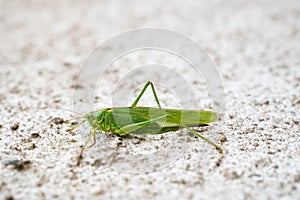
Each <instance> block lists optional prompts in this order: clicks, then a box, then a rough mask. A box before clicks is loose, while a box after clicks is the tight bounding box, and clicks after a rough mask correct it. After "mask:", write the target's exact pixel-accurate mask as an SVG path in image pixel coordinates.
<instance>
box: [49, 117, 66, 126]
mask: <svg viewBox="0 0 300 200" xmlns="http://www.w3.org/2000/svg"><path fill="white" fill-rule="evenodd" d="M51 122H52V123H54V124H56V125H59V124H63V123H64V122H65V121H64V119H63V118H60V117H55V118H53V119H52V120H51Z"/></svg>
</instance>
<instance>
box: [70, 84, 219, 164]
mask: <svg viewBox="0 0 300 200" xmlns="http://www.w3.org/2000/svg"><path fill="white" fill-rule="evenodd" d="M149 86H151V88H152V93H153V95H154V98H155V101H156V103H157V106H158V108H154V107H140V106H137V104H138V102H139V100H140V99H141V97H142V96H143V94H144V92H145V91H146V89H147V88H148V87H149ZM83 118H84V119H83V120H82V121H81V122H80V123H78V124H77V125H75V126H74V127H72V128H71V129H69V130H68V131H71V130H74V129H76V128H77V127H79V126H80V125H82V124H83V123H85V122H88V123H89V125H90V126H91V129H90V134H89V136H88V138H87V140H86V141H85V143H84V145H83V146H82V147H81V151H80V156H79V159H78V163H77V164H79V163H80V160H81V159H82V154H83V151H84V150H85V149H86V147H87V145H88V144H89V142H90V141H91V139H92V138H93V140H94V141H93V143H92V144H91V145H90V146H89V147H92V146H93V145H95V143H96V137H95V135H96V131H97V130H98V131H103V132H111V133H113V134H117V135H126V134H135V135H142V134H162V133H166V132H170V131H177V130H179V129H184V128H185V129H187V130H188V131H189V132H191V133H192V134H194V135H195V136H197V137H199V138H201V139H203V140H204V141H206V142H207V143H209V144H211V145H212V146H214V147H215V148H216V149H217V150H218V151H219V153H223V151H222V149H221V147H219V146H218V145H217V144H215V143H214V142H212V141H210V140H209V139H207V138H205V137H204V136H203V135H201V134H199V133H198V132H196V131H194V130H193V129H191V128H190V127H196V126H201V125H207V124H208V123H210V122H213V121H216V120H217V119H218V115H217V114H216V113H215V112H213V111H206V110H179V109H164V108H161V105H160V102H159V100H158V97H157V95H156V91H155V88H154V85H153V83H152V82H150V81H148V82H147V83H146V84H145V86H144V87H143V89H142V91H141V92H140V94H139V95H138V97H137V98H136V99H135V101H134V102H133V104H132V105H131V106H130V107H115V108H104V109H102V110H97V111H93V112H89V113H87V114H86V115H84V116H83Z"/></svg>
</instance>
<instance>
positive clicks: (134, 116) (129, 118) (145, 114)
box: [109, 107, 218, 134]
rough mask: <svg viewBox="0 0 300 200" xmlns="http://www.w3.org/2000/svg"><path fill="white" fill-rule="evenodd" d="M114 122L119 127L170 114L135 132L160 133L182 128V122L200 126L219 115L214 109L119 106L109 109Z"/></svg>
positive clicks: (214, 119)
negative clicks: (164, 118)
mask: <svg viewBox="0 0 300 200" xmlns="http://www.w3.org/2000/svg"><path fill="white" fill-rule="evenodd" d="M109 112H111V114H112V116H113V119H114V123H116V124H117V125H118V126H119V127H123V126H126V125H129V124H133V123H138V122H142V121H147V120H150V119H153V118H157V117H160V116H163V115H166V114H168V115H169V116H170V117H168V118H167V119H166V120H161V121H157V122H153V123H151V124H149V125H148V126H145V127H142V128H141V129H138V130H137V131H135V132H134V134H160V133H165V132H169V131H176V130H178V129H180V128H182V126H181V124H185V125H187V126H190V127H192V126H199V125H205V124H207V123H210V122H213V121H216V120H217V119H218V116H217V114H216V113H214V112H212V111H204V110H177V109H160V108H151V107H119V108H112V109H109Z"/></svg>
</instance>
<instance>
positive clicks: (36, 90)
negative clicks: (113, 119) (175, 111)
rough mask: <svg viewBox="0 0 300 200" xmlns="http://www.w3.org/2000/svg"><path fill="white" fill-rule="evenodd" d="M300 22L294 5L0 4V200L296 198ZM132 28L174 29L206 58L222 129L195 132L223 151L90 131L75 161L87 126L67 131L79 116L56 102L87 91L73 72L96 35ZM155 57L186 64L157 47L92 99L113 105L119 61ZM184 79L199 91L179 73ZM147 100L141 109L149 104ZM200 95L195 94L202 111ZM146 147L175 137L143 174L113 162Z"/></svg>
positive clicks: (167, 101)
mask: <svg viewBox="0 0 300 200" xmlns="http://www.w3.org/2000/svg"><path fill="white" fill-rule="evenodd" d="M299 18H300V3H299V1H285V2H283V1H251V2H250V1H248V2H245V1H219V0H213V1H189V0H187V1H172V2H168V3H163V1H158V0H154V1H151V2H150V1H143V2H142V1H126V2H125V1H124V2H123V1H122V2H121V1H92V0H88V1H84V2H83V1H82V2H77V1H71V0H68V1H63V2H61V1H51V2H50V1H49V2H48V3H46V2H44V3H41V2H39V1H26V2H25V1H5V0H1V1H0V33H1V37H0V44H1V45H0V84H1V87H0V198H1V199H25V198H26V199H175V198H177V199H179V198H180V199H300V168H299V166H300V142H299V141H300V139H299V136H300V57H299V55H300V45H299V44H300V20H299ZM141 27H159V28H167V29H172V30H175V31H178V32H180V33H183V34H185V35H187V36H189V37H190V38H192V39H193V40H195V41H197V42H198V43H199V44H201V45H202V46H203V47H204V48H205V49H206V51H207V53H208V55H209V56H210V58H211V59H212V60H213V61H214V62H215V64H216V67H217V69H218V71H219V73H220V75H221V77H222V80H223V84H224V90H225V95H226V98H225V103H226V111H225V117H224V120H223V122H224V124H223V125H220V126H222V127H219V129H217V128H216V127H217V126H218V124H213V125H212V126H211V127H208V128H202V129H203V131H204V132H203V135H205V136H206V137H208V138H210V139H211V140H213V141H215V142H216V143H218V144H220V146H222V148H223V149H224V154H223V155H220V154H218V153H217V151H215V150H214V149H213V148H212V147H211V146H209V145H208V144H206V143H204V142H203V141H201V140H198V139H196V138H193V137H187V136H188V134H186V132H184V131H178V132H176V133H169V134H166V135H160V136H157V137H155V136H149V137H146V138H144V139H141V138H135V137H133V138H120V137H116V136H112V135H109V134H101V135H100V134H99V135H97V142H98V143H97V145H96V146H94V147H92V148H89V149H87V151H86V152H85V153H84V158H83V160H82V163H81V165H80V166H74V165H75V164H76V158H77V153H78V150H79V148H80V145H82V144H83V142H84V141H85V138H86V130H88V126H87V125H86V126H85V128H81V129H78V130H76V131H74V132H73V133H69V132H66V131H65V130H66V129H67V128H69V127H70V126H71V124H70V123H66V122H65V120H67V119H70V118H72V117H76V115H75V114H73V113H70V112H68V111H65V110H62V109H72V106H73V93H74V89H75V90H80V89H81V90H83V89H84V88H80V87H79V86H78V87H75V88H74V85H73V83H74V79H75V78H76V77H75V73H76V71H77V70H78V68H79V66H80V65H81V64H82V63H83V62H84V61H85V59H86V58H87V56H88V55H89V54H90V52H91V51H92V50H93V49H94V48H96V47H97V46H98V45H99V44H101V43H102V42H103V41H105V40H107V39H109V38H111V37H113V36H115V35H117V34H119V33H121V32H124V31H128V30H131V29H134V28H141ZM153 61H155V62H159V63H164V64H166V65H181V66H184V62H182V61H180V60H178V59H171V58H170V56H169V55H168V54H166V53H159V54H158V53H157V52H151V51H148V52H137V53H136V54H134V55H128V56H127V57H125V58H122V59H120V60H118V61H117V62H116V63H114V64H113V65H114V66H115V67H116V69H115V68H113V66H112V68H110V70H109V71H108V73H107V75H106V76H105V77H104V79H103V81H104V83H103V84H102V86H103V87H99V88H98V89H97V96H96V97H95V100H94V102H95V106H96V107H105V106H111V101H110V98H111V95H112V94H111V91H112V88H114V87H115V84H116V83H117V82H118V80H119V78H120V77H121V76H122V75H123V74H124V73H126V72H127V71H128V69H129V68H128V66H136V65H140V64H143V63H152V62H153ZM120 66H122V67H120ZM183 69H185V68H183ZM186 69H187V68H186ZM182 75H185V76H186V77H190V80H191V81H192V83H191V84H192V85H193V87H195V88H196V89H197V90H198V91H202V90H203V91H205V88H204V89H203V87H202V86H201V84H200V83H201V81H200V83H199V82H197V81H193V74H190V73H189V71H188V70H183V71H182ZM141 86H142V85H135V86H132V88H131V90H132V91H133V92H135V93H134V94H137V92H138V88H140V87H141ZM128 87H129V86H128ZM173 87H176V84H174V86H173ZM158 93H159V97H160V99H161V102H162V105H163V106H167V107H176V106H178V102H176V100H174V99H175V98H174V97H175V96H176V94H175V95H174V94H173V93H170V92H168V91H167V90H166V88H164V87H159V86H158ZM148 95H149V94H148ZM147 97H149V98H145V99H144V100H142V102H141V103H142V105H154V102H153V101H152V99H151V95H149V96H147ZM206 98H208V95H206V93H205V92H204V93H201V95H200V96H199V99H200V105H201V106H203V108H205V106H207V105H209V103H208V102H206V100H205V99H206ZM128 102H130V101H128ZM55 118H56V119H55ZM60 119H62V120H60ZM74 121H76V120H74ZM214 127H215V128H216V129H215V128H214ZM217 130H218V131H217ZM149 141H150V142H149ZM101 144H106V145H105V146H102V145H101ZM148 144H150V146H147V145H148ZM151 144H153V145H154V146H157V147H160V146H167V147H168V146H169V147H170V145H172V144H174V147H173V146H172V148H170V149H171V150H174V151H173V152H174V154H172V155H171V156H173V157H172V158H174V159H173V160H172V159H171V161H172V162H171V161H170V162H169V163H167V164H166V163H165V164H163V165H158V166H157V168H156V169H155V171H154V172H149V173H145V172H143V170H140V171H139V170H136V171H135V170H132V169H135V168H134V167H137V166H142V167H143V166H144V165H143V164H145V163H142V162H137V161H138V159H137V160H131V161H129V163H130V164H133V165H134V166H125V165H124V163H122V162H119V161H120V160H121V161H122V160H123V161H124V162H125V161H126V159H125V157H124V155H126V152H129V154H130V153H132V152H135V151H137V152H138V151H143V150H144V151H150V150H151V149H150V150H149V148H152V147H151ZM117 149H118V151H117ZM118 152H123V153H124V152H125V153H124V154H119V153H118ZM118 155H123V157H122V156H118ZM157 158H160V159H161V161H164V160H167V159H168V158H170V157H168V156H166V155H165V153H164V152H158V153H157ZM153 161H157V160H153ZM158 161H159V160H158ZM116 163H118V164H117V165H115V164H116ZM125 163H126V162H125ZM120 166H122V167H127V168H125V172H124V171H122V170H120V169H121V168H120ZM126 169H129V170H126Z"/></svg>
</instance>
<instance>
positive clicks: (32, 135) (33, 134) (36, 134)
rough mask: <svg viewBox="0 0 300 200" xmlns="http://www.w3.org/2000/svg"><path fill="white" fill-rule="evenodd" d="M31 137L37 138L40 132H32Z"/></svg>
mask: <svg viewBox="0 0 300 200" xmlns="http://www.w3.org/2000/svg"><path fill="white" fill-rule="evenodd" d="M31 137H32V138H38V137H40V134H39V133H32V134H31Z"/></svg>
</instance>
